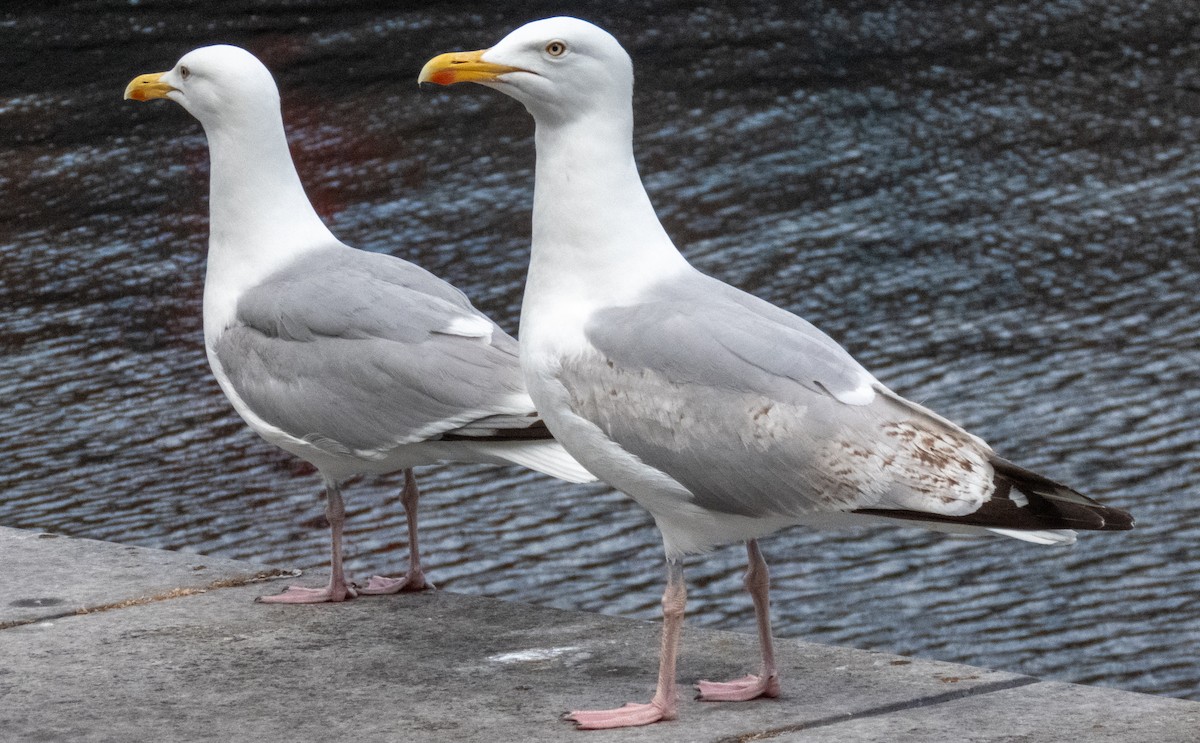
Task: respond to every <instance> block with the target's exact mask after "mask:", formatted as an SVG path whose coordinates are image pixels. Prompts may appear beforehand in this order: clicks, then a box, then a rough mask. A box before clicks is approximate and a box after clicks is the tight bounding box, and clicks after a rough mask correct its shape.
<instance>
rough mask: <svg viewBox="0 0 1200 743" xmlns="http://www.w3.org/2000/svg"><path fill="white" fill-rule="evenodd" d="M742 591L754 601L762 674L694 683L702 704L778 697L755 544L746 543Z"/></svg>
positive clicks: (767, 579) (763, 568)
mask: <svg viewBox="0 0 1200 743" xmlns="http://www.w3.org/2000/svg"><path fill="white" fill-rule="evenodd" d="M746 558H747V560H746V561H747V563H748V565H749V567H748V568H747V569H746V578H745V583H746V590H747V591H749V592H750V597H751V598H752V599H753V600H754V616H755V617H756V618H757V619H758V642H759V645H760V646H761V648H762V671H761V672H760V673H759V675H757V676H755V675H753V674H750V675H747V676H743V677H742V678H740V679H735V680H733V681H727V682H724V683H714V682H712V681H701V682H700V683H698V684H696V690H697V691H699V692H700V693H699V694H698V695H697V697H696V698H697V699H702V700H704V701H706V702H745V701H747V700H749V699H756V698H757V697H777V696H779V674H778V673H777V672H776V670H775V646H774V644H773V643H772V640H771V599H770V596H769V593H768V592H769V590H770V584H771V576H770V574H769V573H768V572H767V561H766V560H764V559H763V556H762V553H761V552H759V551H758V542H757V541H756V540H754V539H751V540H750V541H749V542H746Z"/></svg>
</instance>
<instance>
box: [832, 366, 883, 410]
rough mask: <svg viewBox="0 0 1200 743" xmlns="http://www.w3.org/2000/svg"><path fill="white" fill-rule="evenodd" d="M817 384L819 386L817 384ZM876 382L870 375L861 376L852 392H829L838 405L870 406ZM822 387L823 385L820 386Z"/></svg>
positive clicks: (873, 398)
mask: <svg viewBox="0 0 1200 743" xmlns="http://www.w3.org/2000/svg"><path fill="white" fill-rule="evenodd" d="M818 384H820V383H819V382H818ZM876 384H877V382H876V381H875V378H874V377H872V376H871V375H870V374H866V373H864V374H862V375H861V376H860V378H859V380H858V386H857V387H855V388H854V389H852V390H845V391H843V392H837V393H835V392H830V393H829V394H831V395H833V397H834V399H836V400H837V401H838V402H840V403H844V404H846V405H870V404H871V403H873V402H875V385H876ZM822 387H824V385H822Z"/></svg>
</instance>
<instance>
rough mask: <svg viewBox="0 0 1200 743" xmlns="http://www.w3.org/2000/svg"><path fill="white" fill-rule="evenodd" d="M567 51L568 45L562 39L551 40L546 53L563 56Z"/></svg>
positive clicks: (552, 55)
mask: <svg viewBox="0 0 1200 743" xmlns="http://www.w3.org/2000/svg"><path fill="white" fill-rule="evenodd" d="M566 53H567V45H566V44H565V43H563V42H561V41H551V42H550V43H549V44H547V45H546V54H549V55H550V56H551V57H561V56H562V55H564V54H566Z"/></svg>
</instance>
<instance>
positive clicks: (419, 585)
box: [358, 570, 436, 596]
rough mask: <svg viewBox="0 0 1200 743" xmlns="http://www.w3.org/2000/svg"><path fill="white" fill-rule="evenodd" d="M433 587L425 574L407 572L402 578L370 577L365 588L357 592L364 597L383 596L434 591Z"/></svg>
mask: <svg viewBox="0 0 1200 743" xmlns="http://www.w3.org/2000/svg"><path fill="white" fill-rule="evenodd" d="M434 588H436V586H434V585H433V584H432V583H430V582H429V581H427V580H425V574H424V573H422V572H421V571H419V570H418V571H416V572H413V571H411V570H410V571H409V572H408V573H407V574H406V575H405V576H404V577H403V578H386V577H384V576H382V575H372V576H371V579H370V580H368V581H367V585H366V587H365V588H360V589H359V590H358V592H359V593H361V594H362V595H364V596H384V595H388V594H393V593H400V592H401V591H424V590H426V589H430V590H432V589H434Z"/></svg>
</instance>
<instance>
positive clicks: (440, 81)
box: [417, 49, 525, 85]
mask: <svg viewBox="0 0 1200 743" xmlns="http://www.w3.org/2000/svg"><path fill="white" fill-rule="evenodd" d="M487 52H488V50H487V49H480V50H479V51H475V52H449V53H448V54H439V55H438V56H436V57H434V58H433V59H431V60H429V61H428V62H426V63H425V66H424V67H422V68H421V74H420V75H418V76H417V82H418V83H436V84H437V85H453V84H455V83H488V82H495V81H496V79H497V78H498V77H500V76H501V75H504V74H506V73H509V72H525V70H522V69H521V68H520V67H509V66H508V65H502V64H493V63H491V62H485V61H483V55H484V54H487Z"/></svg>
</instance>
